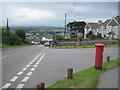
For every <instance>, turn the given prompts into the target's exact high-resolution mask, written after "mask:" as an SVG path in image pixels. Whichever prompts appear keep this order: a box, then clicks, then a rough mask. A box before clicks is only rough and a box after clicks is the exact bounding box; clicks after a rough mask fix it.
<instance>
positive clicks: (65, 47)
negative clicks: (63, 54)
mask: <svg viewBox="0 0 120 90" xmlns="http://www.w3.org/2000/svg"><path fill="white" fill-rule="evenodd" d="M105 47H118V45H106V46H105ZM52 48H59V49H60V48H63V49H74V48H95V46H94V45H92V46H56V47H52Z"/></svg>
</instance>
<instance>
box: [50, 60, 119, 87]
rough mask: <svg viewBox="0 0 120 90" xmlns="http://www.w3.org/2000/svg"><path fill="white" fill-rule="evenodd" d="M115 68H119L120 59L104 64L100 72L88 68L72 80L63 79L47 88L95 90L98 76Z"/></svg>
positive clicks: (75, 75)
mask: <svg viewBox="0 0 120 90" xmlns="http://www.w3.org/2000/svg"><path fill="white" fill-rule="evenodd" d="M117 66H120V59H115V60H111V61H110V62H104V63H103V70H102V71H100V70H95V69H94V67H90V68H88V69H85V70H83V71H80V72H77V73H75V74H74V75H73V79H72V80H68V79H67V78H65V79H64V80H60V81H57V82H56V83H55V84H53V85H52V86H50V87H48V88H95V87H97V84H98V81H99V77H100V74H101V73H102V72H104V71H106V70H108V69H112V68H114V67H117Z"/></svg>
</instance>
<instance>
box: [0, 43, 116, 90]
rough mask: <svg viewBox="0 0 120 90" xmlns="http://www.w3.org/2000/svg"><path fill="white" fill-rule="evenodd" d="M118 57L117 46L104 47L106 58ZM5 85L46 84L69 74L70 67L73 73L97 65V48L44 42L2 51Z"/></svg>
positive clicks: (32, 85) (7, 86) (31, 86)
mask: <svg viewBox="0 0 120 90" xmlns="http://www.w3.org/2000/svg"><path fill="white" fill-rule="evenodd" d="M107 56H111V59H117V58H118V48H117V47H113V48H105V49H104V54H103V58H104V60H106V57H107ZM1 58H2V86H3V88H36V84H37V83H39V82H43V83H45V87H48V86H50V85H52V84H54V83H55V82H56V81H58V80H62V79H64V78H65V77H66V74H67V69H68V68H73V69H74V70H73V71H74V73H75V72H79V71H81V70H84V69H86V68H89V67H91V66H94V62H95V48H81V49H52V48H48V47H44V46H41V45H37V46H29V47H21V48H15V49H9V50H4V51H3V52H2V57H1Z"/></svg>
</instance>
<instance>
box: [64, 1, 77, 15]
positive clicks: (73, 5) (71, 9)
mask: <svg viewBox="0 0 120 90" xmlns="http://www.w3.org/2000/svg"><path fill="white" fill-rule="evenodd" d="M76 4H77V0H74V1H73V3H72V5H71V8H70V9H69V10H68V11H67V13H66V14H67V15H68V14H71V13H72V11H73V10H74V8H75V6H76Z"/></svg>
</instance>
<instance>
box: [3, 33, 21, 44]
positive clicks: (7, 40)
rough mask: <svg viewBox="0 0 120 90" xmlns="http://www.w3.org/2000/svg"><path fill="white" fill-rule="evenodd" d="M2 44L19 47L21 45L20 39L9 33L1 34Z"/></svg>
mask: <svg viewBox="0 0 120 90" xmlns="http://www.w3.org/2000/svg"><path fill="white" fill-rule="evenodd" d="M2 43H4V44H10V45H20V44H22V39H21V38H20V37H18V36H17V35H15V34H14V33H12V32H9V31H3V32H2Z"/></svg>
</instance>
